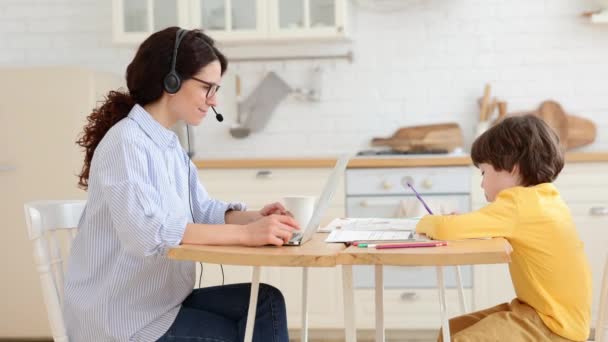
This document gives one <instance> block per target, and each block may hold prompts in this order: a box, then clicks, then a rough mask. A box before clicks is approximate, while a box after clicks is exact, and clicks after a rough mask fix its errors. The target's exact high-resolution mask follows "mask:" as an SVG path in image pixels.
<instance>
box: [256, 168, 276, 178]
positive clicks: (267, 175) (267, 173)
mask: <svg viewBox="0 0 608 342" xmlns="http://www.w3.org/2000/svg"><path fill="white" fill-rule="evenodd" d="M270 177H272V171H270V170H260V171H258V173H256V174H255V178H257V179H268V178H270Z"/></svg>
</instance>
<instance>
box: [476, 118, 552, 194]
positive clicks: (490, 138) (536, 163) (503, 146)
mask: <svg viewBox="0 0 608 342" xmlns="http://www.w3.org/2000/svg"><path fill="white" fill-rule="evenodd" d="M471 158H472V159H473V164H475V166H477V167H479V164H481V163H486V164H490V165H492V167H494V169H495V170H497V171H501V170H504V171H509V172H510V171H512V170H513V168H514V167H515V166H519V174H520V176H521V183H522V184H521V185H523V186H533V185H537V184H541V183H550V182H553V181H554V180H555V178H557V175H559V173H560V172H561V170H562V168H563V167H564V153H563V151H562V148H561V147H560V144H559V137H558V136H557V134H556V133H555V131H553V129H551V127H549V125H547V124H546V123H545V122H544V121H543V120H542V119H540V118H539V117H537V116H534V115H524V116H513V117H509V118H506V119H504V120H502V121H500V122H499V123H498V124H496V125H495V126H493V127H492V128H490V129H489V130H487V131H486V132H484V133H483V134H482V135H480V136H479V137H478V138H477V139H476V140H475V142H474V143H473V147H472V148H471Z"/></svg>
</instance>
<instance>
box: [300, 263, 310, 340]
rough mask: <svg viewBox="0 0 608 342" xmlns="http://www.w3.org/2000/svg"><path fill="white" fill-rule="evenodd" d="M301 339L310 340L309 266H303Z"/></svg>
mask: <svg viewBox="0 0 608 342" xmlns="http://www.w3.org/2000/svg"><path fill="white" fill-rule="evenodd" d="M300 341H301V342H308V267H302V330H301V331H300Z"/></svg>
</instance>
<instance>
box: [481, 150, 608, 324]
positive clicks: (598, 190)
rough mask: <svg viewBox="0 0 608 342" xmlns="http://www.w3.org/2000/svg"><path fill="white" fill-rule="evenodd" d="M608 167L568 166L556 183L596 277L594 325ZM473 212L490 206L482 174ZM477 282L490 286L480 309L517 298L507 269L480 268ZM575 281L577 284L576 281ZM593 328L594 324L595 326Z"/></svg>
mask: <svg viewBox="0 0 608 342" xmlns="http://www.w3.org/2000/svg"><path fill="white" fill-rule="evenodd" d="M606 174H608V163H606V162H591V163H567V164H566V166H565V167H564V169H563V171H562V172H561V174H560V175H559V176H558V178H557V180H556V181H555V186H556V187H557V189H558V190H559V191H560V193H561V196H562V198H563V200H564V201H565V202H566V204H567V205H568V207H569V208H570V211H571V213H572V217H573V219H574V223H575V224H576V227H577V229H578V233H579V237H580V239H581V240H582V241H583V243H584V245H585V252H586V253H587V257H588V259H589V263H590V266H591V272H592V275H593V305H592V321H595V319H596V314H597V308H598V304H599V289H600V285H601V276H602V271H603V267H604V261H605V260H606V253H608V250H607V249H606V246H608V230H606V227H607V226H608V195H607V194H608V178H606ZM472 184H473V190H472V202H473V209H479V208H480V207H482V206H484V205H485V204H486V202H485V197H484V194H483V190H482V189H481V187H480V186H479V185H480V184H481V175H480V173H479V171H477V172H474V173H473V183H472ZM475 274H476V275H477V276H478V278H477V279H476V281H477V282H479V283H482V284H487V285H486V286H483V288H484V292H483V293H480V294H479V296H478V297H477V298H476V299H477V303H476V304H477V305H476V306H477V308H478V309H480V308H485V307H488V306H493V305H496V304H499V303H502V302H505V301H510V300H511V299H513V298H514V297H515V292H514V290H513V286H512V284H511V278H510V276H509V270H508V267H507V266H506V265H491V266H490V265H488V266H485V265H484V266H481V267H479V272H475ZM573 281H576V279H574V280H573ZM592 325H593V324H592Z"/></svg>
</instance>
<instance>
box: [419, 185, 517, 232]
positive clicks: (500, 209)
mask: <svg viewBox="0 0 608 342" xmlns="http://www.w3.org/2000/svg"><path fill="white" fill-rule="evenodd" d="M516 209H517V205H516V203H515V196H514V193H513V191H510V190H506V191H502V192H501V193H499V194H498V196H497V198H496V200H495V201H494V202H492V203H490V204H488V205H487V206H485V207H483V208H481V209H479V210H478V211H474V212H471V213H467V214H462V215H426V216H424V217H423V218H422V219H421V220H420V222H418V224H417V225H416V232H417V233H423V234H426V235H428V236H429V237H432V238H433V239H438V240H459V239H471V238H482V237H505V238H509V237H511V236H512V234H513V230H514V228H515V226H516V220H517V217H516V212H517V210H516Z"/></svg>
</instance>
